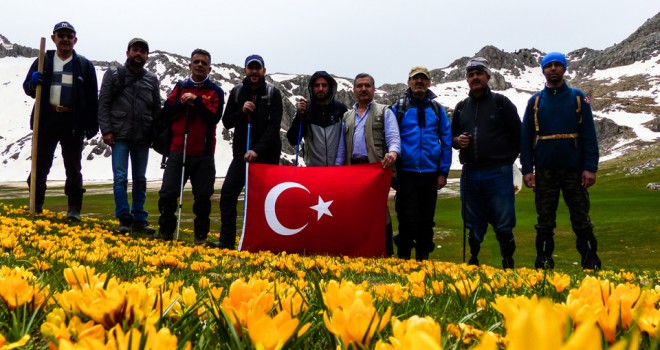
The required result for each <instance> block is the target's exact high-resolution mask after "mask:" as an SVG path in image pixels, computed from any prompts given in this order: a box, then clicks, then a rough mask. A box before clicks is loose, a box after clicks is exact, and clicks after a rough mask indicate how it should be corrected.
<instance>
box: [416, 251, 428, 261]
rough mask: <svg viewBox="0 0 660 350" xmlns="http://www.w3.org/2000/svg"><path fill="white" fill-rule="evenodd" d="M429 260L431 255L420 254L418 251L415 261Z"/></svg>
mask: <svg viewBox="0 0 660 350" xmlns="http://www.w3.org/2000/svg"><path fill="white" fill-rule="evenodd" d="M428 259H429V253H420V252H418V251H415V260H417V261H423V260H428Z"/></svg>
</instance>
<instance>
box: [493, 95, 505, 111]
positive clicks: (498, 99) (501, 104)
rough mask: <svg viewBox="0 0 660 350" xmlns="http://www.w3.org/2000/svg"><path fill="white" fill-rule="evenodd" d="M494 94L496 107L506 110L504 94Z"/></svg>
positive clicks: (499, 109)
mask: <svg viewBox="0 0 660 350" xmlns="http://www.w3.org/2000/svg"><path fill="white" fill-rule="evenodd" d="M493 95H494V96H495V107H496V108H497V110H498V111H500V112H502V111H503V110H504V95H502V94H498V93H495V92H494V93H493Z"/></svg>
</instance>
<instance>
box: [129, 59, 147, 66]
mask: <svg viewBox="0 0 660 350" xmlns="http://www.w3.org/2000/svg"><path fill="white" fill-rule="evenodd" d="M145 63H147V62H138V61H136V60H135V59H134V58H129V59H128V65H130V66H131V67H134V68H142V67H144V64H145Z"/></svg>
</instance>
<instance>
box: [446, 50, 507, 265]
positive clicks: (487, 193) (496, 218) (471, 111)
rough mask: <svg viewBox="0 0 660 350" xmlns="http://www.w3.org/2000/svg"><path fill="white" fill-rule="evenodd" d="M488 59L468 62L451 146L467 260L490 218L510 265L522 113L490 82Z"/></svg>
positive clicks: (477, 246) (473, 255) (504, 259)
mask: <svg viewBox="0 0 660 350" xmlns="http://www.w3.org/2000/svg"><path fill="white" fill-rule="evenodd" d="M490 76H491V72H490V69H489V67H488V60H486V59H485V58H482V57H475V58H472V59H471V60H470V61H469V62H468V64H467V66H466V74H465V77H466V78H467V83H468V86H469V87H470V94H469V97H468V98H466V99H465V100H463V101H461V102H459V103H458V105H457V106H456V109H455V112H454V118H453V120H452V124H451V134H452V137H453V139H452V141H453V146H454V148H455V149H457V150H460V153H459V159H460V161H461V164H463V171H462V173H461V200H462V201H463V220H464V222H465V227H466V228H467V229H468V230H469V231H470V235H469V238H468V242H469V243H470V255H471V257H470V260H469V261H468V264H470V265H479V259H478V257H477V256H478V254H479V250H480V249H481V242H483V240H484V236H485V235H486V229H487V228H488V224H490V225H491V226H492V227H493V231H495V236H496V237H497V240H498V242H499V243H500V253H501V254H502V267H503V268H505V269H512V268H513V267H514V261H513V253H514V252H515V250H516V243H515V241H514V238H513V228H514V227H515V226H516V209H515V202H514V196H515V191H514V189H513V172H512V169H513V168H512V165H513V162H514V161H515V160H516V158H517V157H518V153H519V152H520V117H519V116H518V111H517V110H516V106H514V105H513V103H511V101H510V100H509V99H508V98H506V97H505V96H503V95H501V94H497V93H494V92H492V91H491V90H490V88H489V87H488V81H489V80H490Z"/></svg>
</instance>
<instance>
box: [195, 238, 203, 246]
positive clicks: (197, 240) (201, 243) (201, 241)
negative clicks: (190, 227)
mask: <svg viewBox="0 0 660 350" xmlns="http://www.w3.org/2000/svg"><path fill="white" fill-rule="evenodd" d="M195 245H206V238H195Z"/></svg>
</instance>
